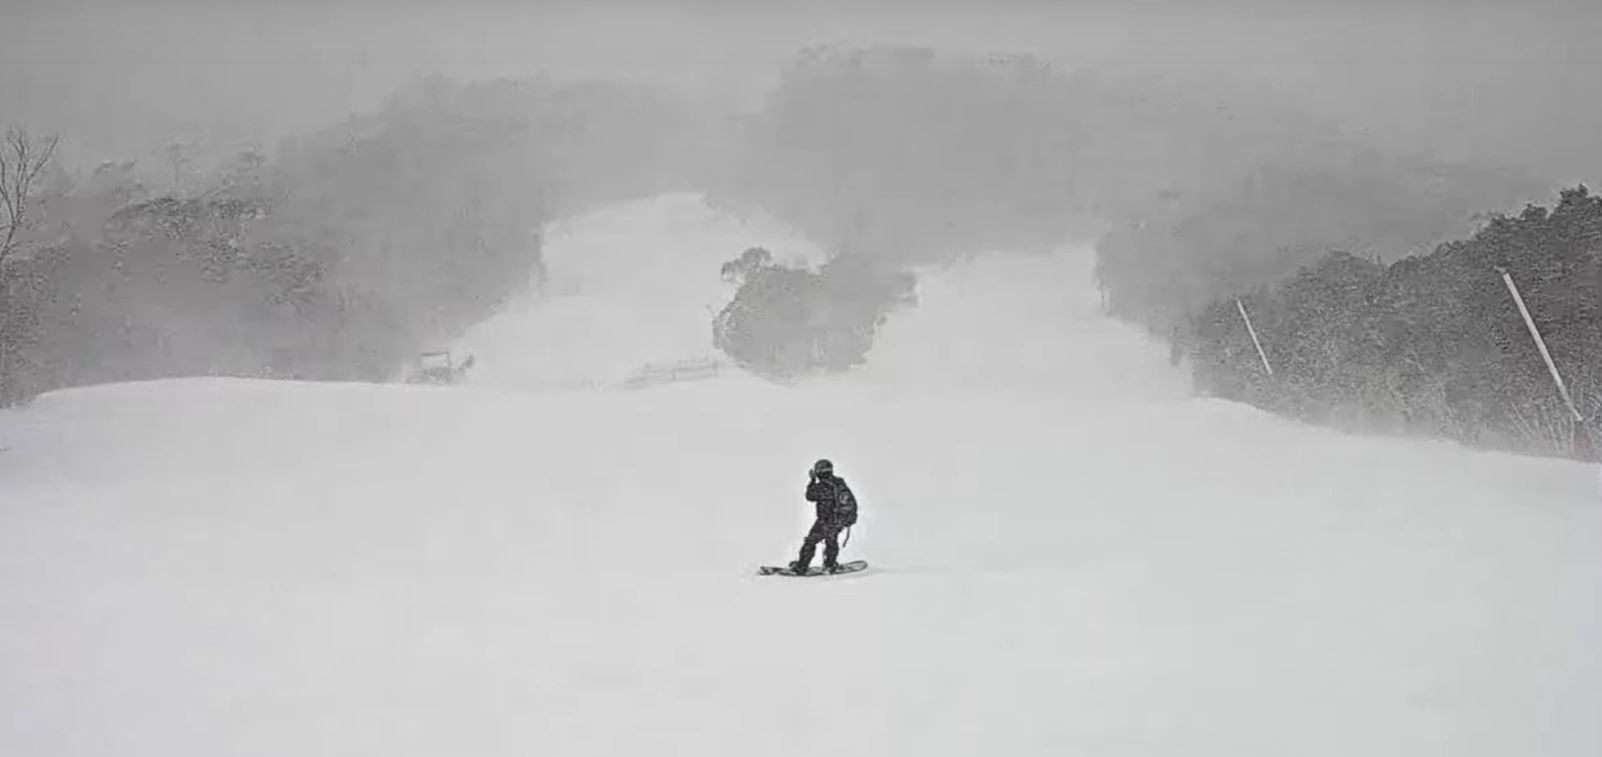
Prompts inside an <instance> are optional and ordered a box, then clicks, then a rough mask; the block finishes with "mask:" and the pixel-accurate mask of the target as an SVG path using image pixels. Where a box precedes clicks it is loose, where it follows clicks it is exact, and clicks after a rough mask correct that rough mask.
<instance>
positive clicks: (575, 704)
mask: <svg viewBox="0 0 1602 757" xmlns="http://www.w3.org/2000/svg"><path fill="white" fill-rule="evenodd" d="M603 218H604V219H606V220H605V221H604V223H603V222H601V221H598V220H597V221H596V224H598V225H595V226H590V227H587V228H588V229H589V230H588V231H577V230H576V231H574V232H573V233H574V236H573V237H571V238H569V240H568V241H567V242H564V243H563V244H567V245H571V247H567V248H561V249H566V250H568V251H572V252H575V253H576V252H577V251H579V250H590V251H591V252H592V253H593V257H592V258H590V259H591V260H593V261H595V262H596V265H597V267H596V268H594V269H589V270H591V271H601V270H618V269H619V268H621V269H624V270H627V271H634V270H637V269H636V268H635V267H634V266H631V265H628V264H627V261H628V260H629V259H630V256H631V255H635V254H640V255H648V254H650V253H648V252H646V251H647V250H660V251H661V253H660V254H662V255H664V256H665V255H667V254H670V252H671V254H679V253H681V252H688V251H699V250H702V249H706V250H711V249H714V248H716V249H718V250H720V251H719V252H717V253H716V254H713V253H712V252H707V253H706V257H705V261H704V262H707V263H711V264H712V267H711V270H710V276H711V277H713V278H712V281H713V282H714V284H708V285H706V286H707V288H706V289H704V290H695V292H696V297H698V298H701V299H697V300H696V302H695V305H696V306H697V307H699V306H700V305H701V304H703V303H702V300H704V299H705V298H709V297H713V294H714V292H715V291H717V290H716V286H721V284H719V283H716V281H715V275H716V263H717V262H718V261H720V260H725V259H728V258H729V257H733V256H734V255H737V254H738V253H739V251H740V249H741V248H740V246H739V245H743V244H747V242H746V241H744V239H742V238H740V235H739V234H738V233H734V232H730V231H728V230H729V229H735V228H737V227H738V225H736V224H730V225H723V224H724V222H723V221H719V220H716V219H715V218H714V219H713V220H712V221H710V222H709V221H708V220H707V219H708V218H709V216H708V215H707V214H706V212H705V211H704V210H700V209H698V207H697V205H696V204H694V203H691V202H687V201H686V199H685V198H682V197H679V198H667V199H665V200H661V201H656V202H644V203H639V204H635V205H633V206H630V207H626V208H618V209H614V210H613V211H609V212H608V213H606V214H601V215H597V216H594V217H592V220H594V219H603ZM696 229H702V230H703V231H700V232H698V231H696ZM707 229H710V231H707ZM719 229H723V230H724V231H719ZM698 233H704V234H705V235H706V236H705V237H704V238H703V242H702V243H697V242H696V240H695V235H696V234H698ZM663 240H676V241H674V242H673V243H672V245H674V246H669V245H668V244H667V243H666V242H664V241H663ZM731 240H733V241H737V242H738V244H735V245H732V246H731V245H730V241H731ZM750 243H765V244H772V245H774V246H777V245H778V243H776V242H773V241H772V240H767V239H752V241H751V242H750ZM658 244H661V245H663V246H661V247H656V246H655V245H658ZM556 247H557V245H553V248H556ZM558 255H560V249H559V250H558ZM603 256H604V258H605V259H608V260H611V261H613V262H610V263H605V264H604V265H606V266H613V268H611V269H606V268H602V267H601V266H602V265H603V264H602V263H601V262H600V261H601V260H602V259H603ZM580 257H581V256H575V258H574V262H575V264H577V261H578V260H579V259H580ZM617 261H623V262H622V264H619V263H618V262H617ZM553 262H554V261H553ZM643 265H645V264H642V266H643ZM701 267H702V268H705V266H704V265H702V266H701ZM553 268H557V266H554V265H553ZM667 269H668V270H674V271H677V270H680V268H679V267H677V266H667ZM569 270H574V269H569ZM684 270H688V269H687V268H686V269H684ZM1084 275H1085V257H1084V255H1083V253H1077V254H1076V253H1071V252H1070V253H1065V254H1063V255H1061V256H1053V257H1030V258H1009V257H1003V256H990V257H986V258H983V259H981V260H979V261H978V262H975V263H971V264H966V265H964V266H961V267H958V268H955V269H953V270H950V271H944V272H935V273H932V274H931V275H930V277H929V278H927V279H926V280H925V282H924V284H923V285H922V286H921V288H920V296H921V297H922V300H923V303H922V305H921V306H920V307H919V308H918V309H917V310H914V311H910V312H906V313H901V314H898V315H897V316H896V317H895V318H894V319H893V320H892V322H891V323H889V324H888V325H887V326H886V329H885V332H884V335H883V338H882V340H881V342H880V343H879V345H878V346H877V347H876V348H875V351H874V356H873V364H872V365H870V366H869V367H867V368H866V369H864V370H863V371H862V372H860V373H859V374H857V375H854V376H850V377H847V378H842V379H838V380H832V381H824V382H816V383H814V384H810V385H805V386H802V387H795V388H780V387H774V386H770V385H767V384H764V383H761V382H758V381H756V380H754V379H750V378H748V377H742V376H738V375H732V376H730V375H726V376H724V377H722V378H719V379H717V380H711V381H700V382H689V383H682V384H673V385H663V386H658V387H653V388H649V389H645V390H640V391H621V392H606V391H566V390H564V391H556V392H546V391H529V390H528V389H529V388H530V387H537V386H540V385H546V384H549V383H555V382H554V381H552V379H556V378H559V379H572V378H575V377H577V378H590V377H595V376H600V377H602V378H609V377H610V373H608V372H609V371H613V370H615V367H621V366H632V365H634V364H637V363H639V362H645V361H649V360H653V359H657V355H658V354H660V355H669V354H677V353H678V352H680V351H683V350H688V349H691V348H697V349H703V347H702V345H704V344H705V342H704V341H703V342H701V343H699V344H698V343H697V342H695V341H694V340H693V339H691V338H690V336H689V334H690V332H691V331H694V330H696V329H700V328H702V326H703V325H704V324H705V319H699V320H698V319H696V318H691V317H690V311H691V310H694V308H691V307H689V306H688V305H686V304H685V303H684V302H683V301H681V300H679V299H672V298H666V297H664V298H663V299H662V300H659V301H658V305H659V306H661V307H662V308H664V312H663V313H662V317H661V318H660V321H658V319H656V318H655V317H653V312H652V311H651V308H652V307H656V306H647V305H640V306H639V310H633V311H621V312H626V313H632V314H633V315H631V316H629V317H628V318H623V317H619V318H618V320H617V321H613V322H611V324H610V325H609V326H607V327H605V328H603V327H600V326H597V325H596V324H597V323H598V322H599V321H600V320H601V319H602V318H603V315H602V313H603V311H604V312H605V313H610V314H611V315H617V314H618V312H619V311H612V310H607V309H606V308H604V307H601V306H602V305H603V304H608V303H601V302H597V301H596V300H597V299H601V298H607V297H610V298H612V299H611V300H610V303H609V304H613V305H615V304H618V303H620V302H624V301H626V300H628V297H626V296H625V295H624V294H623V293H622V292H624V291H625V289H622V288H614V282H613V280H612V279H610V278H608V277H607V275H604V274H601V273H595V274H594V275H593V277H591V276H589V275H588V274H587V275H586V276H582V277H576V278H575V279H573V280H575V281H578V282H581V283H580V284H578V285H577V286H579V287H582V288H583V289H581V290H580V291H589V292H591V293H593V294H596V296H595V297H588V296H580V295H578V294H574V295H571V296H570V297H569V300H570V301H569V302H566V303H562V304H555V303H551V302H547V303H545V305H546V306H547V307H543V308H542V307H541V306H539V305H531V306H529V307H528V308H527V309H524V310H513V311H510V312H508V313H506V314H504V315H503V316H501V317H500V318H497V319H496V320H494V321H492V322H489V323H486V324H485V328H484V329H481V330H480V331H479V332H478V333H476V334H475V335H472V337H471V339H470V341H471V340H476V341H474V344H475V349H476V350H477V351H478V353H479V354H480V359H481V361H482V365H483V366H484V367H485V368H486V371H485V373H484V374H482V375H481V376H477V377H475V379H476V381H475V383H474V384H472V385H470V386H467V387H457V388H423V387H406V386H383V387H378V386H361V385H332V386H328V385H324V386H318V385H304V384H276V383H268V382H242V381H215V380H189V381H169V382H155V383H149V384H139V385H126V386H111V387H102V388H96V389H88V390H79V391H72V392H63V393H59V394H55V395H51V396H47V397H44V398H42V399H41V400H39V401H38V402H37V403H36V404H35V405H34V406H32V407H30V408H27V409H25V410H21V411H14V412H9V413H4V414H0V446H7V447H9V450H8V451H6V452H4V453H0V754H5V755H28V756H30V757H53V756H56V755H74V756H77V755H97V756H99V755H113V754H114V755H119V757H135V756H138V757H143V756H145V755H151V756H154V755H162V756H163V757H175V756H177V757H187V756H189V755H197V756H198V755H207V756H210V755H221V754H226V755H239V756H249V757H255V756H257V755H261V756H263V757H265V756H268V755H271V756H272V757H283V756H285V755H293V756H295V757H306V756H309V755H341V756H346V755H349V756H356V755H362V756H365V755H381V756H382V757H409V756H411V755H431V756H434V755H453V756H458V755H459V756H468V755H661V754H694V755H740V756H741V757H745V756H747V755H816V754H829V755H837V756H838V755H901V754H909V755H911V754H916V755H945V754H950V755H977V754H995V755H1032V754H1041V755H1046V754H1050V755H1062V754H1084V755H1142V756H1144V755H1176V756H1180V755H1182V756H1184V757H1198V756H1201V755H1227V756H1228V757H1241V756H1242V755H1275V756H1276V757H1277V756H1278V755H1286V754H1295V755H1331V756H1334V755H1339V756H1341V757H1349V756H1350V755H1365V757H1371V756H1377V755H1399V756H1400V755H1405V756H1407V757H1418V756H1419V755H1443V756H1445V755H1451V756H1452V757H1472V756H1479V755H1484V756H1487V757H1489V756H1491V755H1497V756H1501V755H1530V754H1540V755H1543V756H1556V757H1566V756H1568V755H1575V756H1579V755H1587V756H1589V755H1595V754H1597V753H1599V751H1602V720H1599V719H1598V718H1596V716H1595V713H1597V712H1602V658H1599V656H1598V655H1597V654H1596V651H1595V650H1596V640H1597V639H1599V638H1602V504H1599V502H1598V498H1597V494H1596V490H1595V471H1594V470H1590V469H1587V468H1585V467H1583V466H1578V465H1572V464H1568V463H1563V462H1556V461H1544V460H1531V459H1520V458H1513V457H1509V456H1504V455H1494V454H1484V453H1476V452H1471V451H1466V450H1462V449H1457V448H1453V447H1450V446H1447V445H1438V444H1428V443H1416V442H1402V441H1395V440H1373V439H1362V438H1355V437H1347V436H1341V435H1338V434H1334V433H1329V432H1325V431H1320V430H1316V429H1308V428H1301V427H1297V426H1295V425H1292V424H1288V423H1284V422H1282V421H1279V420H1277V419H1274V418H1271V417H1268V416H1265V415H1263V414H1261V413H1258V412H1256V411H1253V410H1251V409H1248V408H1242V407H1239V406H1233V405H1227V404H1223V403H1216V402H1210V401H1203V400H1194V399H1191V398H1189V397H1188V396H1187V394H1186V392H1185V391H1184V385H1183V382H1182V381H1181V380H1180V377H1178V376H1176V375H1174V374H1173V373H1172V372H1171V369H1170V368H1169V367H1168V365H1167V362H1166V357H1167V356H1166V352H1165V351H1163V350H1161V349H1160V348H1158V347H1157V346H1155V345H1150V344H1146V343H1144V342H1142V341H1141V340H1140V339H1139V338H1138V337H1137V336H1136V335H1135V334H1134V333H1132V332H1130V331H1128V330H1126V329H1123V328H1121V327H1119V326H1117V325H1115V324H1110V323H1107V322H1106V321H1104V320H1102V319H1101V318H1100V317H1099V316H1098V315H1097V314H1096V311H1095V308H1094V307H1093V305H1092V304H1091V303H1092V300H1091V298H1090V297H1089V296H1088V295H1087V294H1086V290H1087V289H1088V284H1087V282H1086V281H1085V280H1084ZM640 281H641V282H642V283H641V286H640V287H639V288H635V289H633V290H632V291H634V292H635V293H638V292H639V291H640V289H644V290H647V291H650V292H663V291H669V290H671V291H683V292H686V293H689V292H690V291H691V290H690V287H691V282H689V281H687V280H683V282H684V283H683V286H684V287H685V288H684V289H677V288H676V287H679V286H680V284H679V283H671V284H664V285H663V286H664V288H663V289H657V288H656V286H655V285H654V284H652V282H650V281H647V280H643V279H642V280H640ZM695 286H700V284H695ZM725 296H726V293H725ZM586 307H588V308H591V310H589V311H588V315H586V316H584V317H583V318H578V317H577V316H575V318H576V320H575V321H574V322H573V323H576V324H584V325H582V326H580V328H583V329H586V330H587V335H588V337H589V338H590V340H591V341H589V342H586V343H585V346H583V347H582V348H580V347H576V346H567V347H564V346H563V343H562V342H560V341H558V340H557V337H558V336H560V335H561V334H563V333H566V332H565V331H564V330H563V329H562V328H560V327H559V326H557V325H556V324H551V323H545V322H543V321H542V320H541V319H543V318H549V317H551V314H552V313H568V314H572V313H574V312H577V311H581V310H583V309H584V308H586ZM564 308H565V309H564ZM670 314H671V315H670ZM586 319H589V320H586ZM631 319H632V320H631ZM670 322H671V323H672V324H673V326H672V327H671V328H670V327H669V325H668V324H669V323H670ZM657 323H660V324H661V325H662V330H661V331H660V332H656V331H649V332H648V331H647V329H648V328H652V327H654V326H652V324H657ZM680 327H682V330H681V328H680ZM646 333H650V334H652V335H653V336H652V337H651V338H649V339H641V338H639V337H641V336H642V335H643V334H646ZM700 333H701V334H702V335H703V336H702V337H700V338H702V339H703V340H704V335H705V334H706V332H705V331H704V330H702V331H701V332H700ZM657 334H660V335H661V336H659V337H658V336H656V335H657ZM658 338H660V339H661V340H663V341H672V340H677V339H680V338H682V339H683V341H682V342H677V341H675V342H673V346H672V348H671V349H668V348H666V347H664V348H663V349H662V350H661V351H660V352H659V353H653V354H643V352H642V351H641V350H640V349H639V348H640V347H648V348H651V349H655V347H656V345H657V344H658V342H657V341H656V339H658ZM597 341H598V342H599V344H596V343H595V342H597ZM571 344H572V343H569V345H571ZM536 347H537V348H538V349H539V350H541V351H543V352H544V353H546V354H548V355H550V356H552V357H551V359H549V360H547V359H546V358H544V357H542V358H540V359H539V360H536V359H535V358H534V357H533V352H534V348H536ZM564 349H571V350H572V352H563V350H564ZM587 360H593V362H585V361H587ZM547 365H561V366H575V368H574V369H573V370H572V371H571V372H568V373H564V374H557V373H551V372H548V371H547V370H546V369H544V368H543V367H542V366H547ZM579 365H586V366H589V368H586V369H585V370H591V369H593V372H589V373H586V372H585V371H580V370H578V369H577V368H576V366H579ZM491 369H493V370H491ZM552 370H554V369H552ZM492 374H493V376H494V378H493V379H491V378H490V376H491V375H492ZM519 377H525V378H529V379H530V383H528V384H523V385H519V384H518V379H519ZM819 456H827V457H830V458H832V459H834V460H835V461H836V464H837V466H838V470H839V472H840V473H841V474H842V475H843V476H845V477H846V478H847V479H848V480H849V481H850V482H851V483H852V484H853V486H854V487H855V488H856V490H857V492H858V493H859V495H860V496H861V497H862V499H863V503H864V512H863V522H862V523H861V524H860V525H859V526H858V528H856V529H855V533H854V535H853V537H852V540H851V543H850V546H849V547H848V548H847V551H846V555H847V557H860V558H865V559H868V560H870V561H871V562H872V563H873V566H874V567H873V568H872V569H870V571H868V572H866V573H860V574H855V575H851V576H842V577H835V578H831V579H826V580H809V581H798V580H794V579H783V578H758V577H756V576H754V575H753V572H754V568H755V566H756V564H757V563H759V562H779V561H783V560H787V559H789V558H790V556H791V555H792V553H793V550H794V548H795V546H796V543H797V542H798V540H799V537H800V535H801V533H802V530H803V529H804V527H805V525H806V522H807V511H806V505H805V503H804V502H802V501H801V498H800V493H801V490H802V489H803V487H804V485H805V483H806V475H805V472H806V468H807V466H808V465H809V464H810V463H811V462H812V460H813V459H814V458H816V457H819Z"/></svg>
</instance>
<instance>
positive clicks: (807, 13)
mask: <svg viewBox="0 0 1602 757" xmlns="http://www.w3.org/2000/svg"><path fill="white" fill-rule="evenodd" d="M3 22H4V26H6V27H7V28H8V29H10V30H11V31H10V33H8V34H7V43H6V44H5V45H4V46H0V118H3V119H4V120H7V121H17V122H22V123H27V124H31V125H33V126H35V127H36V129H39V130H47V131H60V132H62V133H64V134H65V135H66V136H67V137H68V139H67V144H66V145H65V146H64V154H65V155H70V156H71V157H72V158H73V159H74V160H75V161H77V162H78V163H80V164H82V163H87V164H89V165H93V164H94V163H96V162H98V161H100V160H104V159H123V158H128V157H139V156H149V157H150V159H155V156H157V155H159V154H160V150H162V149H163V148H165V146H166V145H168V144H169V143H171V142H173V141H175V140H176V141H181V142H184V143H186V144H189V145H191V148H190V149H191V150H192V152H194V153H196V154H216V155H225V154H228V152H229V150H230V149H234V148H237V147H238V146H241V145H248V144H255V145H258V146H261V147H266V148H270V147H271V146H272V145H273V144H274V143H275V142H276V141H277V140H278V139H279V138H281V137H282V136H284V135H286V134H290V133H295V132H299V131H304V130H307V129H311V128H315V127H318V126H321V125H324V124H326V123H329V122H331V121H335V120H338V119H340V118H343V117H344V116H346V115H347V114H349V113H351V112H353V111H361V110H365V109H368V108H370V107H372V106H373V105H374V104H376V103H377V102H379V101H380V100H381V99H382V98H383V97H384V96H385V95H387V94H389V93H390V92H392V91H393V90H394V89H396V88H397V87H399V86H402V85H403V84H405V83H406V82H408V81H410V80H412V79H413V78H415V77H417V76H422V75H427V74H432V73H444V74H446V75H450V76H455V77H460V78H464V79H467V78H480V77H486V76H501V75H507V76H528V75H535V74H540V73H551V74H555V75H561V76H575V75H582V76H597V75H600V76H611V77H627V78H634V79H642V80H648V81H654V82H658V83H667V84H672V85H674V86H678V87H688V88H690V89H693V90H695V91H698V92H700V93H702V94H704V95H706V96H707V97H708V98H709V107H712V105H713V103H716V104H718V105H719V106H729V105H736V106H737V105H740V104H749V103H750V102H751V101H752V99H753V98H754V97H757V96H759V95H760V93H761V92H762V91H763V90H764V89H765V88H766V87H767V86H769V85H771V83H772V81H773V77H774V75H775V73H776V71H777V69H778V67H779V66H781V65H783V64H784V63H785V62H787V61H789V60H790V59H791V58H792V56H794V55H795V53H796V52H797V50H798V49H799V48H800V47H802V46H804V45H808V44H815V43H816V44H823V43H844V44H853V45H867V44H921V45H930V46H934V47H938V48H940V49H943V50H952V51H966V52H1020V53H1022V52H1028V53H1035V54H1038V55H1041V56H1043V57H1046V58H1048V59H1051V60H1054V61H1056V62H1058V63H1060V64H1062V65H1086V66H1094V67H1100V68H1109V69H1116V70H1122V71H1151V72H1161V73H1163V74H1165V75H1170V76H1176V77H1181V78H1184V79H1187V80H1191V81H1194V82H1196V86H1197V87H1199V88H1200V90H1199V91H1203V92H1206V91H1209V90H1210V89H1211V88H1212V87H1218V86H1228V87H1248V88H1250V87H1254V86H1259V85H1261V86H1266V87H1269V88H1270V89H1272V90H1274V91H1277V92H1279V93H1281V94H1283V95H1285V96H1288V97H1292V98H1294V99H1296V100H1298V101H1301V102H1304V103H1307V104H1308V105H1309V106H1311V107H1315V108H1317V109H1319V110H1321V111H1324V112H1327V113H1330V114H1334V115H1335V116H1337V117H1339V118H1341V119H1342V120H1344V121H1346V122H1348V123H1350V124H1353V125H1355V126H1356V127H1357V128H1360V129H1366V130H1367V131H1369V133H1370V134H1371V135H1372V136H1373V137H1375V138H1376V139H1379V140H1380V141H1381V142H1382V143H1383V144H1389V145H1392V146H1398V147H1407V148H1416V149H1424V150H1429V151H1434V152H1437V153H1439V154H1440V155H1442V156H1443V157H1447V158H1461V159H1476V160H1481V161H1487V162H1493V163H1502V164H1513V165H1518V166H1524V167H1528V168H1530V169H1532V170H1534V171H1536V172H1537V173H1539V174H1541V175H1543V176H1546V177H1548V178H1550V179H1551V180H1553V181H1558V182H1573V181H1577V180H1583V179H1586V178H1589V179H1591V180H1592V181H1593V182H1594V181H1596V177H1597V176H1598V175H1599V174H1602V142H1599V140H1598V138H1597V137H1596V134H1598V133H1599V132H1602V101H1599V100H1598V99H1597V98H1595V97H1591V96H1589V91H1590V89H1591V88H1592V87H1591V83H1592V82H1594V81H1595V80H1596V78H1597V76H1598V74H1599V73H1602V46H1598V45H1596V44H1595V34H1596V31H1597V30H1598V29H1599V28H1602V9H1599V8H1598V7H1596V6H1595V4H1593V3H1577V2H1563V1H1561V0H1557V1H1554V0H1548V1H1547V2H1538V3H1489V2H1468V3H1446V2H1412V3H1378V2H1360V3H1332V2H1291V3H1267V2H1244V1H1236V2H1223V3H1209V4H1206V5H1203V4H1199V3H1189V2H1177V0H1176V1H1174V2H1136V3H1110V2H1077V3H1043V2H1040V3H1029V2H1010V3H1000V4H984V5H983V7H980V6H977V5H964V4H959V3H940V4H936V5H932V6H919V7H918V8H916V9H914V8H913V7H912V6H907V5H904V4H900V3H890V2H880V3H870V4H848V3H808V4H805V5H797V4H784V5H779V4H768V3H762V4H756V5H745V4H731V3H721V2H711V1H709V0H697V1H693V2H675V3H650V2H643V1H641V2H625V3H619V2H613V3H577V2H560V3H532V4H526V5H519V4H512V3H501V2H488V1H481V2H471V3H451V4H449V5H432V4H424V3H414V2H391V3H385V2H376V1H375V2H361V1H359V0H347V2H330V3H304V2H298V3H261V4H253V3H244V2H220V3H200V2H184V1H181V0H167V1H165V2H161V1H155V2H142V3H110V2H44V1H43V0H24V2H21V3H18V4H16V5H14V6H12V7H10V8H9V9H8V10H6V11H5V17H4V19H3ZM1220 91H1222V90H1220ZM1221 96H1222V95H1221Z"/></svg>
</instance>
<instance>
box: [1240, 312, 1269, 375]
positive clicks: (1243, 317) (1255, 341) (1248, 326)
mask: <svg viewBox="0 0 1602 757" xmlns="http://www.w3.org/2000/svg"><path fill="white" fill-rule="evenodd" d="M1235 309H1236V310H1239V311H1240V319H1241V320H1242V321H1245V322H1246V332H1247V333H1249V334H1251V335H1252V345H1253V346H1255V347H1256V348H1257V357H1259V358H1261V359H1262V361H1263V370H1265V371H1268V375H1270V376H1272V375H1274V366H1272V365H1269V364H1268V355H1267V354H1266V353H1264V352H1263V343H1262V342H1261V341H1258V339H1257V329H1255V328H1253V327H1252V319H1251V316H1248V315H1246V305H1245V304H1244V303H1242V302H1241V301H1240V298H1239V297H1236V298H1235Z"/></svg>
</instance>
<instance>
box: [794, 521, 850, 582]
mask: <svg viewBox="0 0 1602 757" xmlns="http://www.w3.org/2000/svg"><path fill="white" fill-rule="evenodd" d="M843 528H845V526H843V525H841V524H839V523H836V522H834V521H832V520H825V519H823V518H819V519H817V520H815V521H813V522H812V530H810V531H808V532H807V536H806V538H805V539H802V540H801V555H800V557H799V563H800V565H799V566H798V567H800V568H801V569H802V570H805V569H806V568H807V567H808V566H810V565H812V554H813V553H814V552H816V551H817V549H818V542H820V541H821V542H823V564H824V565H825V566H830V565H835V564H836V561H837V560H839V558H840V530H841V529H843Z"/></svg>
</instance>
